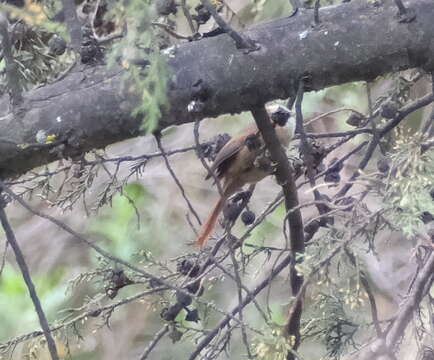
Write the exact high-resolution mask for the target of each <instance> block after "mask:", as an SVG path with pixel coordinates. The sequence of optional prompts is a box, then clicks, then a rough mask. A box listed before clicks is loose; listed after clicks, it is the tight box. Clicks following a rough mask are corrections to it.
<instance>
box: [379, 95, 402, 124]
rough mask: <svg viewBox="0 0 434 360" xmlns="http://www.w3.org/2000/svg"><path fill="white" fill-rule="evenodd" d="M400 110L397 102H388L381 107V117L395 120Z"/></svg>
mask: <svg viewBox="0 0 434 360" xmlns="http://www.w3.org/2000/svg"><path fill="white" fill-rule="evenodd" d="M398 109H399V104H398V103H397V102H396V101H392V100H391V101H388V102H386V103H385V104H384V105H383V106H382V107H381V116H382V117H384V118H385V119H393V118H394V117H395V116H396V114H397V112H398Z"/></svg>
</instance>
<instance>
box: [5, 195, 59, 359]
mask: <svg viewBox="0 0 434 360" xmlns="http://www.w3.org/2000/svg"><path fill="white" fill-rule="evenodd" d="M1 201H2V202H3V201H4V200H3V199H2V200H1ZM4 205H5V204H4V203H2V204H0V220H1V223H2V226H3V229H4V231H5V234H6V238H7V241H8V243H9V244H10V246H11V248H12V250H13V251H14V254H15V258H16V260H17V264H18V266H19V268H20V271H21V274H22V275H23V279H24V282H25V284H26V286H27V289H28V291H29V295H30V298H31V299H32V302H33V306H34V307H35V311H36V314H37V315H38V318H39V324H40V325H41V328H42V331H43V333H44V336H45V340H46V341H47V346H48V350H49V352H50V356H51V359H52V360H58V359H59V355H58V354H57V349H56V343H55V342H54V339H53V337H52V336H51V333H50V327H49V326H48V321H47V317H46V316H45V313H44V310H43V309H42V306H41V301H40V300H39V297H38V295H37V293H36V289H35V285H34V284H33V281H32V278H31V276H30V271H29V268H28V267H27V264H26V261H25V259H24V255H23V253H22V252H21V249H20V247H19V245H18V242H17V240H16V238H15V234H14V232H13V230H12V227H11V225H10V224H9V221H8V218H7V216H6V213H5V210H4Z"/></svg>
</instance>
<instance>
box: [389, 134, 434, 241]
mask: <svg viewBox="0 0 434 360" xmlns="http://www.w3.org/2000/svg"><path fill="white" fill-rule="evenodd" d="M423 140H424V139H423V138H421V136H420V135H418V134H415V135H413V136H410V135H408V134H407V135H406V136H402V137H400V138H398V140H397V141H396V145H395V147H394V149H393V151H392V152H391V154H390V157H389V161H390V165H391V166H390V170H389V174H388V177H387V179H386V182H385V184H384V186H385V188H384V200H385V210H386V211H387V213H388V214H389V217H390V219H391V222H392V223H393V224H394V225H395V226H398V227H400V228H401V229H402V231H403V232H404V233H405V234H406V235H408V236H410V235H412V234H414V231H415V230H416V229H417V227H419V226H420V225H421V224H422V220H421V215H422V213H423V212H429V213H431V214H434V201H433V200H432V198H431V196H430V191H431V190H432V184H434V150H433V149H432V148H430V149H428V151H425V152H422V151H421V146H422V143H423Z"/></svg>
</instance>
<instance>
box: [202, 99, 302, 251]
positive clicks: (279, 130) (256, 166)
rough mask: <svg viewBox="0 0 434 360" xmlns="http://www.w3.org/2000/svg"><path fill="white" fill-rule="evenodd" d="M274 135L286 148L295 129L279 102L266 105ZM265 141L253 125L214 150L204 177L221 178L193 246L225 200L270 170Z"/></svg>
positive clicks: (211, 224)
mask: <svg viewBox="0 0 434 360" xmlns="http://www.w3.org/2000/svg"><path fill="white" fill-rule="evenodd" d="M266 110H267V113H268V116H269V118H270V120H271V122H272V123H273V125H274V127H275V130H276V135H277V138H278V139H279V142H280V144H281V145H282V146H284V147H285V148H287V147H288V146H289V143H290V141H291V139H292V138H293V137H294V132H295V119H294V118H293V117H292V116H291V112H290V111H289V109H287V108H286V107H285V106H283V105H278V104H268V105H266ZM265 150H266V148H265V143H264V140H263V139H262V136H261V134H260V132H259V130H258V127H257V126H256V124H252V125H250V126H249V127H247V128H246V129H245V130H243V131H242V132H241V133H240V134H239V135H238V136H235V137H233V138H232V139H230V140H229V141H228V142H227V143H226V144H225V145H224V146H223V147H222V148H221V150H220V151H219V152H218V153H217V156H216V158H215V160H214V162H213V164H212V165H211V167H210V169H209V170H210V171H209V173H208V175H207V176H206V178H205V179H209V178H211V177H213V175H212V174H215V175H214V176H216V177H217V178H218V179H219V180H222V187H221V189H222V191H221V194H220V199H219V200H218V201H217V203H216V204H215V205H214V207H213V208H212V210H211V211H210V213H209V215H208V217H207V218H206V220H205V222H204V223H203V224H202V226H201V228H200V231H199V233H198V236H197V238H196V242H195V244H196V246H198V247H200V248H201V247H203V246H204V244H205V243H206V241H207V240H208V238H209V236H210V234H211V232H212V231H213V229H214V227H215V225H216V223H217V219H218V217H219V215H220V213H221V212H222V210H223V208H224V206H225V204H226V201H227V200H228V199H229V197H230V196H231V195H233V194H234V193H236V192H237V191H239V190H240V189H241V188H242V187H243V186H244V185H246V184H256V183H257V182H259V181H261V180H262V179H264V178H265V177H267V176H268V175H271V174H272V173H273V172H274V167H273V166H272V165H273V164H272V161H271V160H270V158H269V156H267V155H268V154H267V153H266V151H265Z"/></svg>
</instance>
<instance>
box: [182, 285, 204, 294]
mask: <svg viewBox="0 0 434 360" xmlns="http://www.w3.org/2000/svg"><path fill="white" fill-rule="evenodd" d="M185 289H186V290H187V291H188V292H189V293H190V294H195V295H196V296H202V294H203V291H204V288H203V285H202V284H201V282H200V281H195V282H194V283H193V284H190V285H188V286H187V287H186V288H185Z"/></svg>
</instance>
